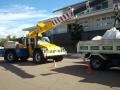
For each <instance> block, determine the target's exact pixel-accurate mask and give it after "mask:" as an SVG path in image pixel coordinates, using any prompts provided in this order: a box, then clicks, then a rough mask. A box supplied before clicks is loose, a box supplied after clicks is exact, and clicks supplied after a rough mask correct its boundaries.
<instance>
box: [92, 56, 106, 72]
mask: <svg viewBox="0 0 120 90" xmlns="http://www.w3.org/2000/svg"><path fill="white" fill-rule="evenodd" d="M90 65H91V68H92V69H94V70H101V69H103V68H104V63H103V61H102V60H101V59H99V58H92V59H91V60H90Z"/></svg>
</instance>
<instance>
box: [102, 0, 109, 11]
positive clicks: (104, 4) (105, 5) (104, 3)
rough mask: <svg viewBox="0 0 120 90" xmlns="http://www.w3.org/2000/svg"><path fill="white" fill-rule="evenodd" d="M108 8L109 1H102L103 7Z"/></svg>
mask: <svg viewBox="0 0 120 90" xmlns="http://www.w3.org/2000/svg"><path fill="white" fill-rule="evenodd" d="M105 8H108V1H105V2H103V3H102V9H105Z"/></svg>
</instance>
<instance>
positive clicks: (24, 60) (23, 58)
mask: <svg viewBox="0 0 120 90" xmlns="http://www.w3.org/2000/svg"><path fill="white" fill-rule="evenodd" d="M27 59H28V57H20V61H21V62H26V61H28V60H27Z"/></svg>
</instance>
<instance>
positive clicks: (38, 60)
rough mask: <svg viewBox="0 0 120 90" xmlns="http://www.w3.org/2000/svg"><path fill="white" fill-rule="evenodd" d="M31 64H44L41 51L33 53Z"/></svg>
mask: <svg viewBox="0 0 120 90" xmlns="http://www.w3.org/2000/svg"><path fill="white" fill-rule="evenodd" d="M33 62H35V63H36V64H42V63H45V59H44V56H43V53H42V51H41V50H36V51H34V53H33Z"/></svg>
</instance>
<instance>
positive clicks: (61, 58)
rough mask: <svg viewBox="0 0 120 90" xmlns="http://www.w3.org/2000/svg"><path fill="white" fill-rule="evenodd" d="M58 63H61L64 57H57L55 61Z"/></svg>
mask: <svg viewBox="0 0 120 90" xmlns="http://www.w3.org/2000/svg"><path fill="white" fill-rule="evenodd" d="M54 60H55V61H56V62H60V61H62V60H63V56H58V57H55V59H54Z"/></svg>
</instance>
